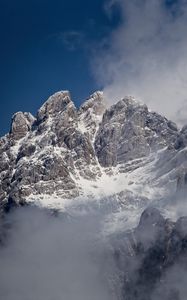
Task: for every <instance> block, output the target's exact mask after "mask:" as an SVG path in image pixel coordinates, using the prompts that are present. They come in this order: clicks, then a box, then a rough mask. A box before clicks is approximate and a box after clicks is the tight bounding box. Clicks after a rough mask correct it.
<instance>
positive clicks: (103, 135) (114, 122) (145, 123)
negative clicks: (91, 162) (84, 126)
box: [95, 97, 178, 167]
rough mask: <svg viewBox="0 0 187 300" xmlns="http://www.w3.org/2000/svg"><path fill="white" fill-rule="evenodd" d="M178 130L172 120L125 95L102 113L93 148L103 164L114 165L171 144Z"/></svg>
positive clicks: (146, 154)
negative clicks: (150, 110)
mask: <svg viewBox="0 0 187 300" xmlns="http://www.w3.org/2000/svg"><path fill="white" fill-rule="evenodd" d="M177 132H178V130H177V127H176V125H175V124H174V123H172V122H170V121H168V120H167V119H166V118H164V117H162V116H160V115H158V114H156V113H152V112H149V111H148V108H147V106H146V105H143V104H141V103H138V102H136V101H135V99H133V98H131V97H127V98H124V99H122V100H121V101H119V102H118V103H116V104H115V105H113V106H112V107H110V108H109V109H107V110H106V112H105V113H104V115H103V120H102V123H101V125H100V128H99V131H98V134H97V136H96V141H95V149H96V153H97V155H98V159H99V162H100V163H101V165H102V166H104V167H107V166H116V165H117V164H120V163H124V162H127V161H129V160H133V159H136V158H139V157H143V156H148V155H149V154H150V152H151V151H157V150H159V149H161V148H164V147H165V146H167V145H169V144H171V143H173V142H174V141H175V140H176V136H177Z"/></svg>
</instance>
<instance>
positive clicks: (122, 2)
mask: <svg viewBox="0 0 187 300" xmlns="http://www.w3.org/2000/svg"><path fill="white" fill-rule="evenodd" d="M116 8H118V11H119V12H120V24H119V25H118V27H117V28H116V29H114V30H113V32H112V33H111V34H110V35H109V36H108V37H105V40H104V41H102V42H101V43H100V44H99V45H98V47H97V49H96V51H95V53H94V59H93V60H92V61H93V63H92V67H93V72H94V74H95V78H96V79H97V81H98V82H99V84H100V85H102V86H103V87H104V92H105V95H106V98H107V99H108V101H109V102H111V103H113V102H115V101H117V100H119V99H120V98H121V97H123V96H125V95H132V96H135V97H136V98H137V99H140V100H142V101H143V102H145V103H146V104H148V106H149V107H150V108H151V109H152V110H156V111H158V112H159V113H161V114H164V115H166V116H167V117H168V118H170V119H172V120H174V121H176V122H177V123H178V124H179V125H180V126H182V125H183V124H185V123H186V120H187V92H186V91H187V39H186V27H187V1H186V0H178V1H166V0H131V1H128V0H111V1H106V6H105V11H106V13H107V14H108V17H109V18H111V17H112V15H113V14H114V11H116Z"/></svg>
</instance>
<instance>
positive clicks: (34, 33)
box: [0, 0, 187, 135]
mask: <svg viewBox="0 0 187 300" xmlns="http://www.w3.org/2000/svg"><path fill="white" fill-rule="evenodd" d="M186 28H187V0H131V1H129V0H94V1H88V0H87V1H86V0H27V1H25V0H16V1H15V0H8V1H7V0H0V37H1V47H0V89H1V91H0V95H1V109H0V135H3V134H4V133H6V132H8V130H9V127H10V122H11V116H12V114H13V113H14V112H16V111H30V112H31V113H33V114H36V112H37V109H38V108H39V107H40V106H41V105H42V103H43V102H44V101H45V100H46V99H47V98H48V97H49V96H50V95H51V94H53V93H54V92H56V91H58V90H64V89H65V90H69V91H70V92H71V95H72V99H73V100H74V102H75V104H76V105H77V106H79V105H80V104H81V102H82V101H84V100H85V98H86V97H88V96H89V95H90V94H91V93H92V92H94V91H95V90H98V89H103V90H104V92H105V95H106V97H107V98H110V99H109V100H110V101H111V102H112V103H113V102H114V101H116V100H118V99H119V98H120V97H122V96H124V95H128V94H131V95H133V96H135V97H140V98H141V99H142V100H143V102H145V103H146V104H148V105H149V106H150V107H151V108H152V109H154V110H157V111H158V112H161V113H163V114H165V115H166V116H167V117H169V118H173V119H174V120H175V121H177V122H178V121H179V123H180V122H181V124H183V123H187V121H186V120H187V113H186V112H187V92H186V91H187V38H186Z"/></svg>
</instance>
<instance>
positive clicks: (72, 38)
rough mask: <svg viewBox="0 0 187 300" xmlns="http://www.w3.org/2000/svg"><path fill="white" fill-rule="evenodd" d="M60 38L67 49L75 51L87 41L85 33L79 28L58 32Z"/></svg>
mask: <svg viewBox="0 0 187 300" xmlns="http://www.w3.org/2000/svg"><path fill="white" fill-rule="evenodd" d="M58 39H59V40H60V41H62V43H63V44H64V46H65V47H66V49H68V50H69V51H75V50H77V49H78V48H80V47H82V46H83V44H84V42H85V36H84V33H83V32H81V31H77V30H70V31H65V32H62V33H60V34H58Z"/></svg>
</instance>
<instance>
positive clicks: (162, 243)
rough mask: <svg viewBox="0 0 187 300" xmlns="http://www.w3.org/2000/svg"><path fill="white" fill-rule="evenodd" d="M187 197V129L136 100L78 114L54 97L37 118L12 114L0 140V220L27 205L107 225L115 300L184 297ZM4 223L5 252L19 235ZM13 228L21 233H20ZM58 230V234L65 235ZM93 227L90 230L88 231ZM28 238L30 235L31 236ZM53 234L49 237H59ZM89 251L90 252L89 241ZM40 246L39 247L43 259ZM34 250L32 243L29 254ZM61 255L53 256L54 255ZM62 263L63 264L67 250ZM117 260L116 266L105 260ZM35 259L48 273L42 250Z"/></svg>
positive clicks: (98, 96) (98, 95) (93, 104)
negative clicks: (12, 233) (10, 236)
mask: <svg viewBox="0 0 187 300" xmlns="http://www.w3.org/2000/svg"><path fill="white" fill-rule="evenodd" d="M186 190H187V126H184V127H183V128H182V129H181V130H180V129H178V128H177V125H176V124H175V123H174V122H172V121H170V120H168V119H167V118H165V117H164V116H162V115H160V114H158V113H156V112H153V111H151V110H149V109H148V107H147V106H146V105H145V104H143V103H141V102H140V101H137V100H136V99H134V98H133V97H129V96H128V97H124V98H123V99H121V100H119V101H118V102H116V103H115V104H113V105H109V101H106V99H105V96H104V94H103V93H102V92H95V93H94V94H93V95H91V96H90V97H89V98H88V99H87V100H86V101H85V102H84V103H83V104H82V105H81V107H80V108H76V107H75V105H74V103H73V102H72V100H71V97H70V93H69V92H68V91H61V92H57V93H55V94H54V95H52V96H51V97H50V98H49V99H48V100H47V101H46V102H45V103H44V104H43V105H42V107H41V108H40V109H39V110H38V112H37V115H36V116H32V115H31V114H30V113H23V112H17V113H15V114H14V115H13V117H12V123H11V128H10V132H9V133H8V134H6V135H5V136H4V137H2V138H1V139H0V207H1V212H2V213H3V216H4V215H6V214H4V212H9V211H10V210H11V208H12V207H17V208H18V209H19V208H20V206H24V207H25V206H27V204H28V207H32V206H33V207H39V208H42V210H43V208H44V210H45V209H46V208H47V211H48V209H49V211H51V210H52V212H55V214H54V215H56V214H57V215H58V214H59V213H60V214H62V215H63V218H62V219H63V220H69V218H70V220H79V218H82V217H85V215H86V216H88V219H91V220H92V221H93V219H94V222H93V223H94V224H95V223H98V224H100V222H101V223H102V226H101V227H102V228H100V234H101V235H100V236H101V237H102V239H103V240H104V241H105V239H106V240H107V243H108V244H107V245H108V246H107V247H106V249H105V251H106V252H105V253H104V256H103V258H102V263H101V265H102V269H103V270H104V271H102V272H103V273H104V274H105V273H106V274H108V271H109V274H110V271H111V265H112V273H111V274H110V275H111V276H113V277H112V278H113V279H112V281H111V284H110V285H111V286H112V287H113V288H114V290H113V292H114V293H113V294H114V297H113V298H112V299H115V300H116V299H118V300H158V299H165V300H183V299H185V298H186V296H185V295H186V292H185V286H186V283H185V280H184V278H186V268H185V265H186V262H187V260H186V257H187V219H186V216H187V209H186V208H187V206H186V201H185V200H186ZM94 212H96V214H94ZM20 216H22V214H21V215H20ZM36 216H37V217H36V219H37V218H38V219H39V220H37V222H36V224H40V218H41V219H42V220H43V215H41V216H40V213H39V214H38V212H37V213H36ZM38 216H39V217H38ZM93 216H94V218H93ZM33 217H34V215H33V213H31V216H30V217H28V216H27V215H26V217H25V218H24V221H22V223H21V226H20V228H21V239H20V240H19V239H18V240H19V241H20V242H21V243H22V240H24V239H23V237H24V236H25V237H26V238H28V235H29V234H31V236H32V238H33V233H32V230H31V229H30V227H29V226H30V225H29V224H30V223H31V224H32V222H31V221H30V220H32V219H33ZM74 217H77V218H74ZM27 218H29V222H30V223H29V224H27V223H28V220H27ZM45 218H46V217H45ZM45 218H44V219H45ZM10 219H11V217H10ZM18 219H20V217H19V218H18ZM83 219H84V218H83ZM13 220H14V218H13ZM86 220H87V218H86ZM97 220H99V221H98V222H97ZM92 221H91V222H92ZM6 222H7V221H6V218H5V224H4V218H2V219H1V221H0V225H1V226H0V243H1V246H2V245H4V243H5V242H4V239H5V240H6V236H7V235H8V234H7V230H8V232H9V231H10V228H11V227H13V225H12V224H11V225H10V224H9V225H8V226H7V223H6ZM16 222H17V223H16V225H15V228H19V226H18V224H19V222H18V221H16ZM24 222H25V223H24ZM42 222H43V221H42ZM63 222H64V221H63ZM13 223H15V221H14V222H13ZM2 224H3V225H2ZM44 224H45V226H44V229H42V233H41V234H43V232H44V235H46V236H48V233H47V234H46V232H45V227H46V224H48V219H47V222H46V221H45V222H44ZM50 224H51V223H50ZM67 224H68V226H69V224H71V222H70V223H68V222H67ZM86 224H87V226H88V224H89V222H88V223H86ZM98 224H97V226H96V227H98V226H99V225H98ZM16 226H17V227H16ZM32 226H33V224H32ZM32 226H31V228H32ZM37 226H38V225H37ZM42 226H43V225H42ZM58 226H59V225H58ZM58 226H57V228H56V227H55V228H56V229H57V230H56V229H55V232H54V234H55V236H56V234H57V233H58V232H61V230H62V228H61V227H60V230H59V227H58ZM64 226H65V223H63V228H64ZM66 226H67V225H66ZM74 226H75V225H74ZM40 227H41V224H40V225H39V226H38V227H36V228H37V230H38V232H37V234H38V236H40V232H41V229H40ZM75 227H76V226H75ZM89 227H90V228H92V230H93V228H94V226H93V224H92V223H91V225H89ZM4 228H5V229H4ZM22 228H24V232H23V231H22ZM25 228H26V229H25ZM47 228H48V227H47ZM70 228H71V225H70ZM48 229H49V228H48ZM19 230H20V229H19ZM19 230H18V236H19ZM68 230H69V229H68ZM81 230H82V225H81ZM92 230H91V231H92ZM4 231H5V233H4ZM27 231H28V232H29V234H25V232H27ZM56 231H57V232H56ZM70 231H71V233H72V234H73V236H75V237H77V236H79V235H80V232H78V231H79V226H78V228H77V229H76V230H75V232H74V229H73V231H72V230H70ZM49 232H50V234H52V236H53V230H52V231H51V229H50V230H49ZM68 232H69V231H68ZM66 235H67V234H65V240H68V239H67V237H66ZM81 235H82V233H81ZM16 236H17V235H16ZM38 236H37V239H36V241H37V242H38ZM57 236H58V235H57ZM50 238H51V235H50ZM60 238H61V236H60V237H58V240H59V239H60ZM39 240H40V238H39ZM46 240H48V238H47V239H46ZM15 241H16V239H15V240H14V242H15ZM31 241H32V239H31ZM68 241H69V240H68ZM76 242H77V239H76ZM76 242H75V243H74V244H73V248H75V249H74V251H75V252H76ZM28 243H29V239H28ZM68 243H69V242H68ZM89 243H90V240H89ZM102 243H103V242H102ZM5 244H6V243H5ZM57 244H58V243H57ZM62 244H63V241H62ZM78 244H82V242H80V241H79V243H78ZM83 244H84V248H86V247H87V240H86V242H85V240H84V243H83ZM29 245H30V244H29ZM39 245H40V244H39ZM70 245H72V243H71V242H70ZM79 246H80V245H79ZM16 247H17V246H16ZM42 247H43V246H42V244H41V245H40V246H39V252H40V251H41V249H43V248H42ZM63 247H64V245H63V246H62V249H63ZM30 248H31V249H32V245H30V246H29V251H30ZM98 248H99V247H98ZM0 249H1V247H0ZM15 249H17V248H15ZM18 249H20V248H19V247H18ZM52 249H53V247H52ZM67 249H68V245H67V247H66V251H67ZM81 249H82V248H81V247H80V248H79V251H80V252H81V253H82V250H81ZM24 251H25V249H24ZM43 251H45V249H44V250H43ZM55 251H56V252H55V253H56V254H57V253H58V250H56V248H55ZM84 251H85V249H84ZM14 252H15V251H12V252H11V253H12V254H13V258H14V255H15V254H14ZM31 252H32V251H31ZM37 252H38V251H37ZM49 252H50V251H49ZM96 252H97V251H96ZM8 253H9V252H8ZM29 253H30V252H29ZM68 253H69V250H68ZM84 253H85V252H84ZM56 254H55V255H56ZM26 255H27V251H26ZM55 255H54V256H55ZM58 255H59V259H60V260H61V252H60V253H59V254H58ZM76 255H77V253H76ZM76 255H75V256H76ZM86 255H87V253H86ZM111 256H112V258H113V259H112V263H111V260H109V261H108V260H107V259H108V257H110V258H111ZM11 257H12V256H11ZM24 257H25V256H24ZM26 257H27V256H26ZM31 257H32V254H31ZM49 257H50V256H49ZM77 257H78V256H77ZM104 257H105V258H104ZM18 258H19V259H20V255H18ZM29 258H30V254H29ZM44 258H45V257H44ZM16 259H17V258H16ZM70 260H71V259H70ZM81 260H82V254H81ZM113 260H114V262H113ZM8 261H9V257H8ZM25 261H27V259H25ZM39 261H40V263H41V265H42V264H43V265H44V269H46V264H47V262H46V260H45V259H44V261H43V252H42V255H41V257H39ZM75 262H76V260H75ZM105 262H106V264H107V266H105V267H106V269H105V267H103V264H104V263H105ZM22 263H23V262H22V261H21V264H22ZM28 265H29V264H28ZM51 267H53V265H52V266H51ZM71 268H73V267H72V266H71ZM5 270H6V268H5ZM107 270H108V271H107ZM37 272H38V271H37ZM55 272H56V270H55ZM49 273H50V270H49ZM177 273H179V274H182V276H183V280H178V279H177V275H176V274H177ZM16 274H17V270H16ZM60 274H61V273H60ZM63 274H64V273H63ZM75 275H76V273H75ZM16 276H17V275H16ZM42 276H43V275H42ZM63 276H64V275H63ZM84 276H85V274H84ZM108 277H109V278H110V276H109V275H108ZM83 278H84V277H83ZM83 281H84V280H83ZM16 288H17V287H16ZM8 290H9V289H8ZM26 292H27V291H26ZM20 293H21V294H22V289H20ZM13 294H14V293H13ZM37 297H38V296H37ZM7 299H8V300H9V298H7ZM11 299H12V298H11ZM41 299H42V300H43V298H41ZM93 299H95V298H93Z"/></svg>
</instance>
